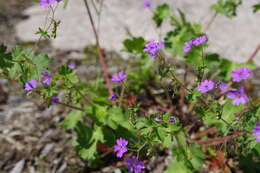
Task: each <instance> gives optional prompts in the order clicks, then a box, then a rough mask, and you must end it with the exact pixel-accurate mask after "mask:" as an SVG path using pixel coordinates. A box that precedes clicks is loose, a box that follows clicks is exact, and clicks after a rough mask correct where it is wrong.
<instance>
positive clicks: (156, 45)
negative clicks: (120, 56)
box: [144, 40, 164, 59]
mask: <svg viewBox="0 0 260 173" xmlns="http://www.w3.org/2000/svg"><path fill="white" fill-rule="evenodd" d="M163 47H164V43H163V42H157V41H154V40H151V41H149V42H147V43H146V44H145V48H144V52H146V53H149V54H151V56H150V58H151V59H154V58H155V57H156V56H157V55H158V51H159V50H160V49H162V48H163Z"/></svg>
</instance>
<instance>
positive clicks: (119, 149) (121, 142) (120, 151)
mask: <svg viewBox="0 0 260 173" xmlns="http://www.w3.org/2000/svg"><path fill="white" fill-rule="evenodd" d="M127 144H128V141H127V140H125V139H123V138H119V139H117V140H116V145H115V146H114V152H115V153H117V154H116V157H118V158H121V157H123V155H124V153H125V152H127V147H126V146H127Z"/></svg>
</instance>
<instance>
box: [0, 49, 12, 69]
mask: <svg viewBox="0 0 260 173" xmlns="http://www.w3.org/2000/svg"><path fill="white" fill-rule="evenodd" d="M12 59H13V57H12V55H11V53H8V52H7V47H6V46H4V45H0V68H8V67H12V66H13V63H12Z"/></svg>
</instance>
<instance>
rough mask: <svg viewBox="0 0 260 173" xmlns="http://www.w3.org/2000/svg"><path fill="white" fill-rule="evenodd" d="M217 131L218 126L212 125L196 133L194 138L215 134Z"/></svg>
mask: <svg viewBox="0 0 260 173" xmlns="http://www.w3.org/2000/svg"><path fill="white" fill-rule="evenodd" d="M216 132H217V128H216V127H211V128H209V129H207V130H205V131H203V132H200V133H198V134H196V135H195V137H194V139H199V138H201V137H203V136H205V135H207V134H213V133H216Z"/></svg>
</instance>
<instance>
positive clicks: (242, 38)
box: [16, 0, 260, 65]
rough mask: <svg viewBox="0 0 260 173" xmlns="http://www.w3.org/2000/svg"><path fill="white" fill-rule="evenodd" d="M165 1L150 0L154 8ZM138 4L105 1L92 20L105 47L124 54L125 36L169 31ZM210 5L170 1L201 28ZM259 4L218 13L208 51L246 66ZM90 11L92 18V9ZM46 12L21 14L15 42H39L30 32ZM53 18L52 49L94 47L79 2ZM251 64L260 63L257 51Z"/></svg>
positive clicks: (148, 36)
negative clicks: (57, 22)
mask: <svg viewBox="0 0 260 173" xmlns="http://www.w3.org/2000/svg"><path fill="white" fill-rule="evenodd" d="M167 1H168V0H154V3H153V7H154V6H155V5H157V4H160V3H163V2H167ZM142 2H143V1H141V0H124V1H120V0H105V1H103V8H102V12H101V16H100V21H99V20H98V18H97V17H94V19H95V23H96V25H97V26H98V31H99V37H100V44H101V46H102V47H103V48H105V49H107V50H115V51H118V52H120V51H121V52H122V48H123V45H122V41H123V40H124V39H126V38H129V33H131V34H132V35H133V36H143V37H144V38H145V39H147V40H149V39H155V40H157V39H160V38H162V37H160V35H161V34H164V33H165V31H168V30H170V26H169V25H167V24H165V25H163V27H162V29H161V30H160V29H156V27H155V24H154V23H153V22H152V20H151V15H152V13H151V11H150V10H149V9H143V8H141V4H142ZM214 2H215V1H205V0H196V1H190V0H175V1H168V3H169V4H170V6H171V7H172V8H174V9H177V8H180V9H182V10H183V11H184V12H185V14H186V15H187V18H188V19H189V20H190V21H192V22H193V23H200V24H202V25H203V27H205V26H206V24H207V23H208V22H209V20H210V19H211V17H212V16H213V15H214V12H213V11H212V10H210V6H211V5H212V3H214ZM257 2H258V1H257V0H251V1H246V0H244V1H243V4H242V5H241V6H240V7H239V8H238V12H237V15H238V16H237V17H235V18H233V19H229V18H227V17H225V16H222V15H218V16H217V18H216V20H215V22H214V23H213V24H212V25H211V27H210V28H209V30H208V31H207V32H206V33H207V35H208V36H209V42H210V46H209V48H208V51H212V52H218V53H220V54H221V55H222V56H223V57H226V58H228V59H230V60H234V61H236V62H245V61H246V60H247V59H248V57H249V56H250V55H251V54H252V52H253V51H254V49H255V48H256V46H257V45H258V44H260V39H259V38H260V37H259V36H260V29H259V26H260V20H259V17H260V13H255V14H254V13H253V12H252V5H254V4H256V3H257ZM90 4H91V3H90ZM91 6H92V5H91ZM92 12H93V14H96V13H95V11H94V10H93V8H92ZM48 13H50V9H44V8H42V7H40V6H39V5H35V6H32V7H30V8H28V9H26V10H25V11H24V14H25V15H28V16H30V17H29V19H27V20H24V21H22V22H21V23H19V24H18V25H17V26H16V31H17V35H18V38H19V39H21V41H37V40H38V36H37V35H35V34H34V33H35V32H36V30H37V28H38V27H40V26H41V27H43V25H44V24H45V20H46V17H47V14H48ZM94 16H96V15H94ZM55 19H57V20H60V21H61V24H60V27H59V28H58V33H57V34H58V35H57V38H56V39H55V40H52V41H51V44H52V46H53V47H54V48H56V49H61V50H74V49H75V50H82V49H83V48H84V47H85V46H86V45H90V44H94V43H95V40H94V35H93V32H92V28H91V25H90V22H89V19H88V16H87V12H86V9H85V6H84V3H83V0H70V1H69V4H68V7H67V8H65V9H64V8H63V4H62V3H60V4H59V6H58V8H57V10H56V12H55ZM98 21H99V22H98ZM160 33H161V34H160ZM254 60H255V61H256V63H257V64H258V65H260V53H259V54H258V55H257V56H256V57H255V59H254Z"/></svg>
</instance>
